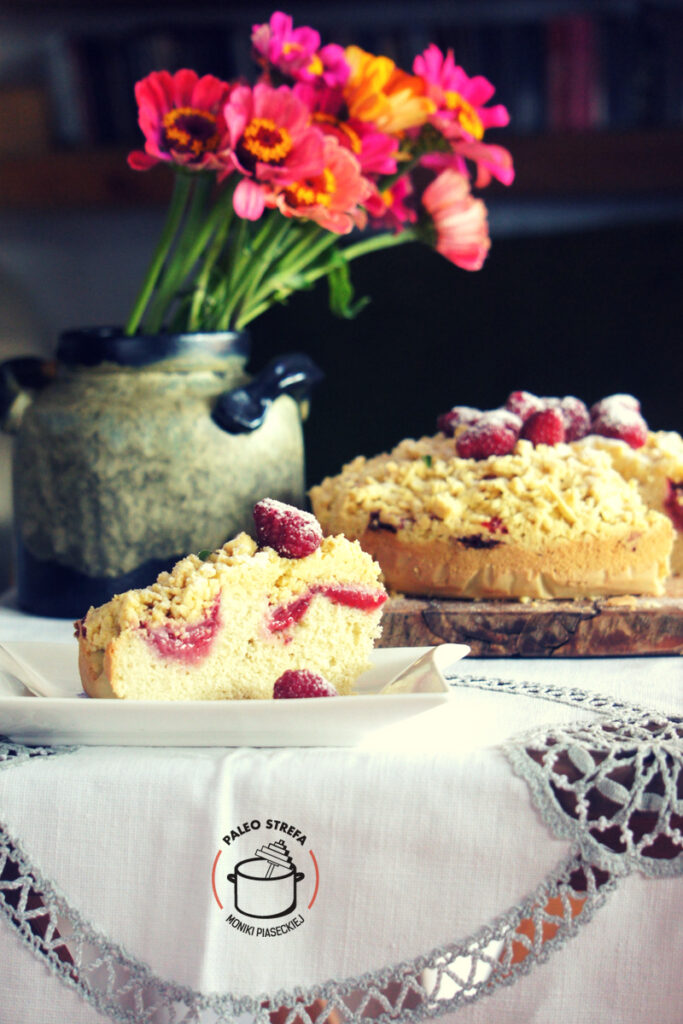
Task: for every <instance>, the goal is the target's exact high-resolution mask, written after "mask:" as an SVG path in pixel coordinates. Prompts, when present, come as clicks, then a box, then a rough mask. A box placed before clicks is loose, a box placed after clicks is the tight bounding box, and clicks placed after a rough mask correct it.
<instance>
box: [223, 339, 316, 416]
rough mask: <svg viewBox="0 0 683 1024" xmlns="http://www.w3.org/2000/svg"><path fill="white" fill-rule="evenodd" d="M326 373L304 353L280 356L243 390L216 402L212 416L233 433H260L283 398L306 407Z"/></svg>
mask: <svg viewBox="0 0 683 1024" xmlns="http://www.w3.org/2000/svg"><path fill="white" fill-rule="evenodd" d="M323 376H324V374H323V372H322V370H320V369H319V368H318V367H317V366H316V364H315V363H314V362H313V360H312V359H311V358H310V357H309V356H307V355H305V354H304V353H303V352H292V353H289V354H288V355H285V356H276V357H275V359H271V361H270V362H269V363H268V364H267V365H266V366H265V367H264V369H263V370H262V371H261V372H260V373H259V374H257V376H256V377H254V379H253V380H252V381H250V383H249V384H246V385H245V386H244V387H242V388H234V389H233V390H232V391H225V392H223V394H222V395H219V396H218V398H217V399H216V403H215V405H214V407H213V411H212V413H211V417H212V419H213V421H214V423H216V424H217V425H218V426H219V427H221V428H222V429H223V430H226V431H227V432H228V433H229V434H242V433H248V432H251V431H253V430H257V429H258V428H259V427H260V426H261V425H262V423H263V421H264V420H265V418H266V414H267V412H268V409H269V408H270V406H271V405H272V404H273V402H274V401H275V399H276V398H279V396H280V395H290V396H291V397H292V398H293V399H295V401H297V402H299V404H300V405H303V406H304V408H305V405H306V403H307V402H308V399H309V397H310V394H311V391H312V389H313V387H314V385H316V384H317V383H318V382H319V381H321V380H322V379H323Z"/></svg>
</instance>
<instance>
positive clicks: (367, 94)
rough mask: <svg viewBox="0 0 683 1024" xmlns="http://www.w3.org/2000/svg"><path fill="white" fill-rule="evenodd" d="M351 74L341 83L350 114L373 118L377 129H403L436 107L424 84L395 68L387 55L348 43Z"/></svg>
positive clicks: (347, 50) (418, 121)
mask: <svg viewBox="0 0 683 1024" xmlns="http://www.w3.org/2000/svg"><path fill="white" fill-rule="evenodd" d="M345 56H346V60H347V62H348V64H349V66H350V68H351V75H350V76H349V80H348V82H347V83H346V85H345V86H344V90H343V91H344V100H345V101H346V106H347V108H348V111H349V116H350V117H357V118H358V119H359V120H360V121H372V122H373V123H374V124H375V125H376V127H377V128H379V130H380V131H383V132H388V133H393V132H403V131H405V130H406V129H407V128H416V127H418V126H419V125H421V124H424V123H425V121H426V120H427V118H428V117H429V115H430V114H433V113H434V111H435V110H436V104H435V103H434V102H433V101H432V100H431V99H429V97H427V96H425V84H424V82H423V81H422V80H421V79H420V78H417V77H416V76H415V75H409V74H407V73H406V72H405V71H402V70H401V69H400V68H397V67H396V65H395V64H394V62H393V60H390V59H389V58H388V57H376V56H375V55H374V54H372V53H367V52H366V51H365V50H361V49H360V47H358V46H347V48H346V51H345Z"/></svg>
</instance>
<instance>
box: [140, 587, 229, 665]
mask: <svg viewBox="0 0 683 1024" xmlns="http://www.w3.org/2000/svg"><path fill="white" fill-rule="evenodd" d="M219 626H220V595H218V596H217V597H216V599H215V600H214V602H213V604H212V605H211V609H210V611H209V613H208V615H206V616H205V617H204V618H203V619H200V621H199V622H193V623H191V624H177V625H168V626H148V625H145V626H143V627H142V629H143V631H144V634H145V639H146V641H147V643H149V644H150V646H151V647H153V648H154V650H156V651H157V653H158V654H160V655H161V656H162V657H164V658H172V659H174V660H175V661H185V662H188V663H190V664H192V663H194V662H197V661H201V659H202V658H205V657H206V655H207V654H208V653H209V651H210V650H211V647H212V645H213V642H214V640H215V638H216V633H217V632H218V627H219Z"/></svg>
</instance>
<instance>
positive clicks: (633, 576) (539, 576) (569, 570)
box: [360, 517, 671, 598]
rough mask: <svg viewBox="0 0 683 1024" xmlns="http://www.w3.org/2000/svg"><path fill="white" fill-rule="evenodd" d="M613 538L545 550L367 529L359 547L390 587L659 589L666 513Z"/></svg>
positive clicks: (574, 591) (444, 590)
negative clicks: (421, 540)
mask: <svg viewBox="0 0 683 1024" xmlns="http://www.w3.org/2000/svg"><path fill="white" fill-rule="evenodd" d="M660 519H661V520H662V521H661V522H656V523H655V524H654V526H653V528H652V530H650V531H648V532H647V533H638V532H635V531H634V532H632V533H630V534H628V535H624V536H622V537H620V538H618V539H614V538H609V539H601V538H598V537H586V538H583V539H582V541H581V542H576V543H573V542H572V541H559V542H558V543H557V544H556V545H555V546H554V547H553V548H552V549H549V550H547V551H545V552H535V551H525V550H523V549H520V548H514V547H512V546H510V545H507V544H500V545H499V546H497V547H493V548H480V549H477V548H468V547H467V546H466V545H463V544H461V543H460V542H459V541H458V539H457V538H453V540H452V541H435V542H432V543H429V544H418V543H411V542H410V541H405V540H402V539H401V538H400V537H399V536H397V535H395V534H392V533H389V532H387V531H383V530H366V531H365V532H364V533H363V534H362V536H361V538H360V543H361V545H362V547H363V548H364V549H365V550H366V551H367V552H369V553H370V554H371V555H372V556H373V557H374V558H376V559H377V561H378V562H379V563H380V565H381V566H382V571H383V574H384V577H385V579H386V581H387V583H388V585H389V586H390V587H391V588H392V590H395V591H398V592H400V593H403V594H409V595H412V596H423V597H460V598H518V597H530V598H562V597H586V596H590V597H593V596H595V597H597V596H601V595H608V594H652V595H656V594H662V593H663V592H664V584H663V580H664V579H665V578H666V575H667V571H668V554H669V551H670V548H671V531H670V527H669V525H668V524H667V523H666V521H665V520H663V519H662V517H660Z"/></svg>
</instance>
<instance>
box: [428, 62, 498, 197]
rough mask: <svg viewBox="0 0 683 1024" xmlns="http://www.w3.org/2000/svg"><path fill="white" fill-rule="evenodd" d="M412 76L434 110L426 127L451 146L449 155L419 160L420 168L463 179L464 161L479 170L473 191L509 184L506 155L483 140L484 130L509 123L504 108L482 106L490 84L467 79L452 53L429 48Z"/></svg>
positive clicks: (487, 95)
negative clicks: (448, 171) (445, 171)
mask: <svg viewBox="0 0 683 1024" xmlns="http://www.w3.org/2000/svg"><path fill="white" fill-rule="evenodd" d="M413 71H414V72H415V74H416V75H419V77H420V78H422V80H423V81H424V83H425V93H426V95H427V96H429V97H430V99H432V100H433V101H434V104H435V105H436V108H437V109H436V111H435V112H434V113H433V114H432V115H430V118H429V120H430V123H431V124H433V125H434V127H435V128H436V129H437V130H438V131H439V132H440V133H441V135H443V137H444V138H445V139H446V140H447V141H448V143H449V144H450V146H451V152H450V153H431V154H429V155H427V156H425V157H423V158H422V161H421V162H422V163H423V165H424V166H425V167H430V168H432V170H436V171H439V170H443V169H444V168H446V167H452V168H454V169H455V170H456V171H460V172H461V173H463V174H465V173H467V166H466V163H465V161H466V160H471V161H473V162H474V163H475V164H476V165H477V180H476V184H477V186H479V187H483V186H484V185H487V184H488V183H489V182H490V180H491V178H492V177H494V178H497V179H498V180H499V181H501V182H502V183H503V184H504V185H510V184H511V183H512V182H513V181H514V177H515V172H514V167H513V164H512V157H511V156H510V154H509V152H508V151H507V150H506V149H504V148H503V147H502V146H490V145H488V144H487V143H484V142H482V141H481V140H482V139H483V137H484V132H485V131H486V129H487V128H502V127H504V126H505V125H507V124H509V121H510V116H509V114H508V112H507V109H506V108H505V107H504V106H503V105H502V104H496V105H495V106H492V107H487V106H486V105H485V104H486V103H488V101H489V100H490V99H491V97H492V96H493V94H494V92H495V88H494V87H493V85H491V83H490V82H489V81H488V79H486V78H483V77H482V76H481V75H477V76H475V77H474V78H470V77H469V75H467V74H466V72H465V71H463V69H462V68H461V67H459V66H458V65H457V64H456V63H455V59H454V57H453V51H452V50H448V52H447V53H446V55H445V56H444V54H443V53H442V52H441V50H440V49H439V47H438V46H435V45H434V44H433V43H432V44H431V45H430V46H428V47H427V49H426V50H424V52H423V53H421V54H419V55H418V56H417V57H416V58H415V60H414V62H413Z"/></svg>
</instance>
